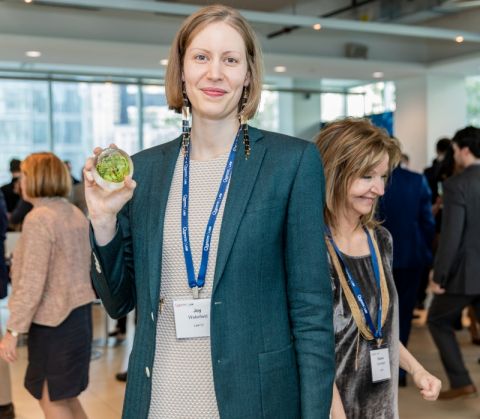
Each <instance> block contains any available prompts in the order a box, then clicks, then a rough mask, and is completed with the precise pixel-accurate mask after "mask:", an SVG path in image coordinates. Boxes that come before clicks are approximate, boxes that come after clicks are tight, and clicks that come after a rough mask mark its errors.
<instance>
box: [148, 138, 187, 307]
mask: <svg viewBox="0 0 480 419" xmlns="http://www.w3.org/2000/svg"><path fill="white" fill-rule="evenodd" d="M179 150H180V139H178V138H177V139H176V140H174V141H172V142H171V143H170V144H168V145H167V146H166V147H165V148H163V149H162V156H161V158H160V159H159V160H158V161H157V162H155V163H154V166H153V169H152V177H151V179H150V182H151V188H150V191H149V195H150V196H149V197H148V198H149V199H150V202H151V203H150V204H149V205H148V208H150V212H149V220H148V222H147V228H148V229H149V231H146V232H145V237H146V238H145V240H147V241H148V243H149V244H150V246H151V252H150V257H149V260H150V261H151V263H150V266H149V272H150V273H149V275H148V276H149V278H148V280H149V287H150V299H151V305H152V311H153V312H154V313H156V312H157V309H158V303H159V295H160V281H161V271H162V247H163V224H164V219H165V210H166V207H167V200H168V194H169V192H170V186H171V184H172V178H173V173H174V171H175V163H176V162H177V158H178V153H179ZM140 263H144V261H140Z"/></svg>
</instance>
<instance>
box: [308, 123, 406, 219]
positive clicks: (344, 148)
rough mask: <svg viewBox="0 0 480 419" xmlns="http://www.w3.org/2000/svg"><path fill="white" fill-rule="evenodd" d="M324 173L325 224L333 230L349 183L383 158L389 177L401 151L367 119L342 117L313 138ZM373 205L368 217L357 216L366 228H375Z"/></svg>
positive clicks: (393, 140) (344, 205)
mask: <svg viewBox="0 0 480 419" xmlns="http://www.w3.org/2000/svg"><path fill="white" fill-rule="evenodd" d="M315 143H316V145H317V147H318V149H319V150H320V154H321V155H322V160H323V164H324V170H325V193H326V206H325V214H324V215H325V222H326V224H327V225H328V226H330V227H333V228H335V227H336V225H337V222H338V216H337V215H338V213H339V212H340V211H342V210H343V209H344V208H345V207H346V205H347V197H348V190H349V189H350V186H351V184H352V182H353V181H354V180H355V179H358V178H360V177H362V176H365V175H367V174H368V173H369V172H371V171H372V170H373V169H374V168H375V166H377V165H378V164H379V163H380V162H381V161H382V159H383V158H384V157H385V155H387V156H388V174H390V173H391V171H392V170H393V169H394V168H395V167H396V166H397V165H398V163H399V161H400V156H401V150H400V147H399V144H398V141H397V140H395V139H392V138H390V137H389V135H388V134H387V132H386V131H385V130H383V129H381V128H378V127H376V126H374V125H373V124H372V123H371V122H370V121H369V120H368V119H364V118H345V119H341V120H337V121H334V122H331V123H329V124H328V125H326V126H325V128H323V129H322V130H321V131H320V132H319V133H318V134H317V136H316V137H315ZM375 210H376V203H375V205H374V206H373V208H372V211H371V212H370V213H369V214H366V215H363V216H361V217H360V224H361V225H362V226H365V227H367V228H373V227H375V226H376V225H378V222H377V221H376V220H375Z"/></svg>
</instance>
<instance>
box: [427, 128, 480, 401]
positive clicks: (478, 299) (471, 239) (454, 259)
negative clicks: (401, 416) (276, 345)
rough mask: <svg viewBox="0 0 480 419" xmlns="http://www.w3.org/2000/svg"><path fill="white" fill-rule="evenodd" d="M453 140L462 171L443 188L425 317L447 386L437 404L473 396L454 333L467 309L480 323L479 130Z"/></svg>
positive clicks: (462, 133) (461, 132) (474, 391)
mask: <svg viewBox="0 0 480 419" xmlns="http://www.w3.org/2000/svg"><path fill="white" fill-rule="evenodd" d="M452 141H453V149H454V157H455V161H456V163H457V164H458V166H459V167H460V168H463V171H462V172H461V173H459V174H457V175H454V176H452V177H450V178H449V179H447V180H446V181H445V182H444V184H443V189H444V197H443V216H442V217H443V218H442V233H441V235H440V243H439V246H438V250H437V254H436V256H435V263H434V272H433V281H432V284H431V289H432V291H433V293H434V294H436V295H435V297H434V299H433V301H432V305H431V307H430V310H429V313H428V327H429V329H430V332H431V334H432V337H433V340H434V342H435V344H436V346H437V348H438V350H439V353H440V358H441V360H442V364H443V366H444V368H445V371H446V373H447V375H448V379H449V381H450V387H451V388H450V389H449V390H446V391H444V392H442V393H441V394H440V398H441V399H454V398H458V397H463V396H472V395H476V394H477V389H476V387H475V386H474V385H473V382H472V380H471V378H470V375H469V374H468V370H467V369H466V367H465V363H464V361H463V358H462V353H461V351H460V347H459V346H458V342H457V339H456V337H455V330H454V329H455V323H456V322H457V321H458V318H459V317H460V316H461V313H462V310H463V309H464V308H465V307H466V306H468V305H471V306H472V308H473V310H474V312H475V314H476V316H477V318H480V317H479V316H480V281H479V272H480V219H479V214H480V129H479V128H475V127H472V126H469V127H466V128H464V129H462V130H459V131H457V132H456V133H455V136H454V137H453V140H452Z"/></svg>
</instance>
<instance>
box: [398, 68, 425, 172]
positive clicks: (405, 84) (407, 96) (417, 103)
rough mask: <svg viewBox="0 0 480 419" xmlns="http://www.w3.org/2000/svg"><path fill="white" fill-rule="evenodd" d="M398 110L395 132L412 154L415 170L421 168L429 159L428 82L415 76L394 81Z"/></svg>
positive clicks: (407, 152) (405, 148)
mask: <svg viewBox="0 0 480 419" xmlns="http://www.w3.org/2000/svg"><path fill="white" fill-rule="evenodd" d="M395 86H396V106H397V107H396V111H395V115H394V130H393V131H394V134H395V136H396V137H397V138H398V139H399V140H400V142H401V143H402V149H403V152H404V153H406V154H408V155H409V156H410V167H411V169H412V170H416V171H421V170H422V169H423V168H424V167H425V166H426V163H427V146H426V138H427V82H426V77H423V76H422V77H413V78H407V79H403V80H399V81H396V82H395Z"/></svg>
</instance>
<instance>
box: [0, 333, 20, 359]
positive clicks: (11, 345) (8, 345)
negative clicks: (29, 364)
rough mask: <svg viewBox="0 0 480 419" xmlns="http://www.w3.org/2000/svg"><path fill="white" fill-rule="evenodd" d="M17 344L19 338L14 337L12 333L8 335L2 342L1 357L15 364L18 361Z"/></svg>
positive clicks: (0, 345)
mask: <svg viewBox="0 0 480 419" xmlns="http://www.w3.org/2000/svg"><path fill="white" fill-rule="evenodd" d="M17 342H18V338H17V337H14V336H12V334H11V333H8V332H7V333H6V334H5V336H4V337H3V339H2V341H1V342H0V357H2V358H3V359H4V360H5V361H7V362H14V361H16V360H17Z"/></svg>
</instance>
